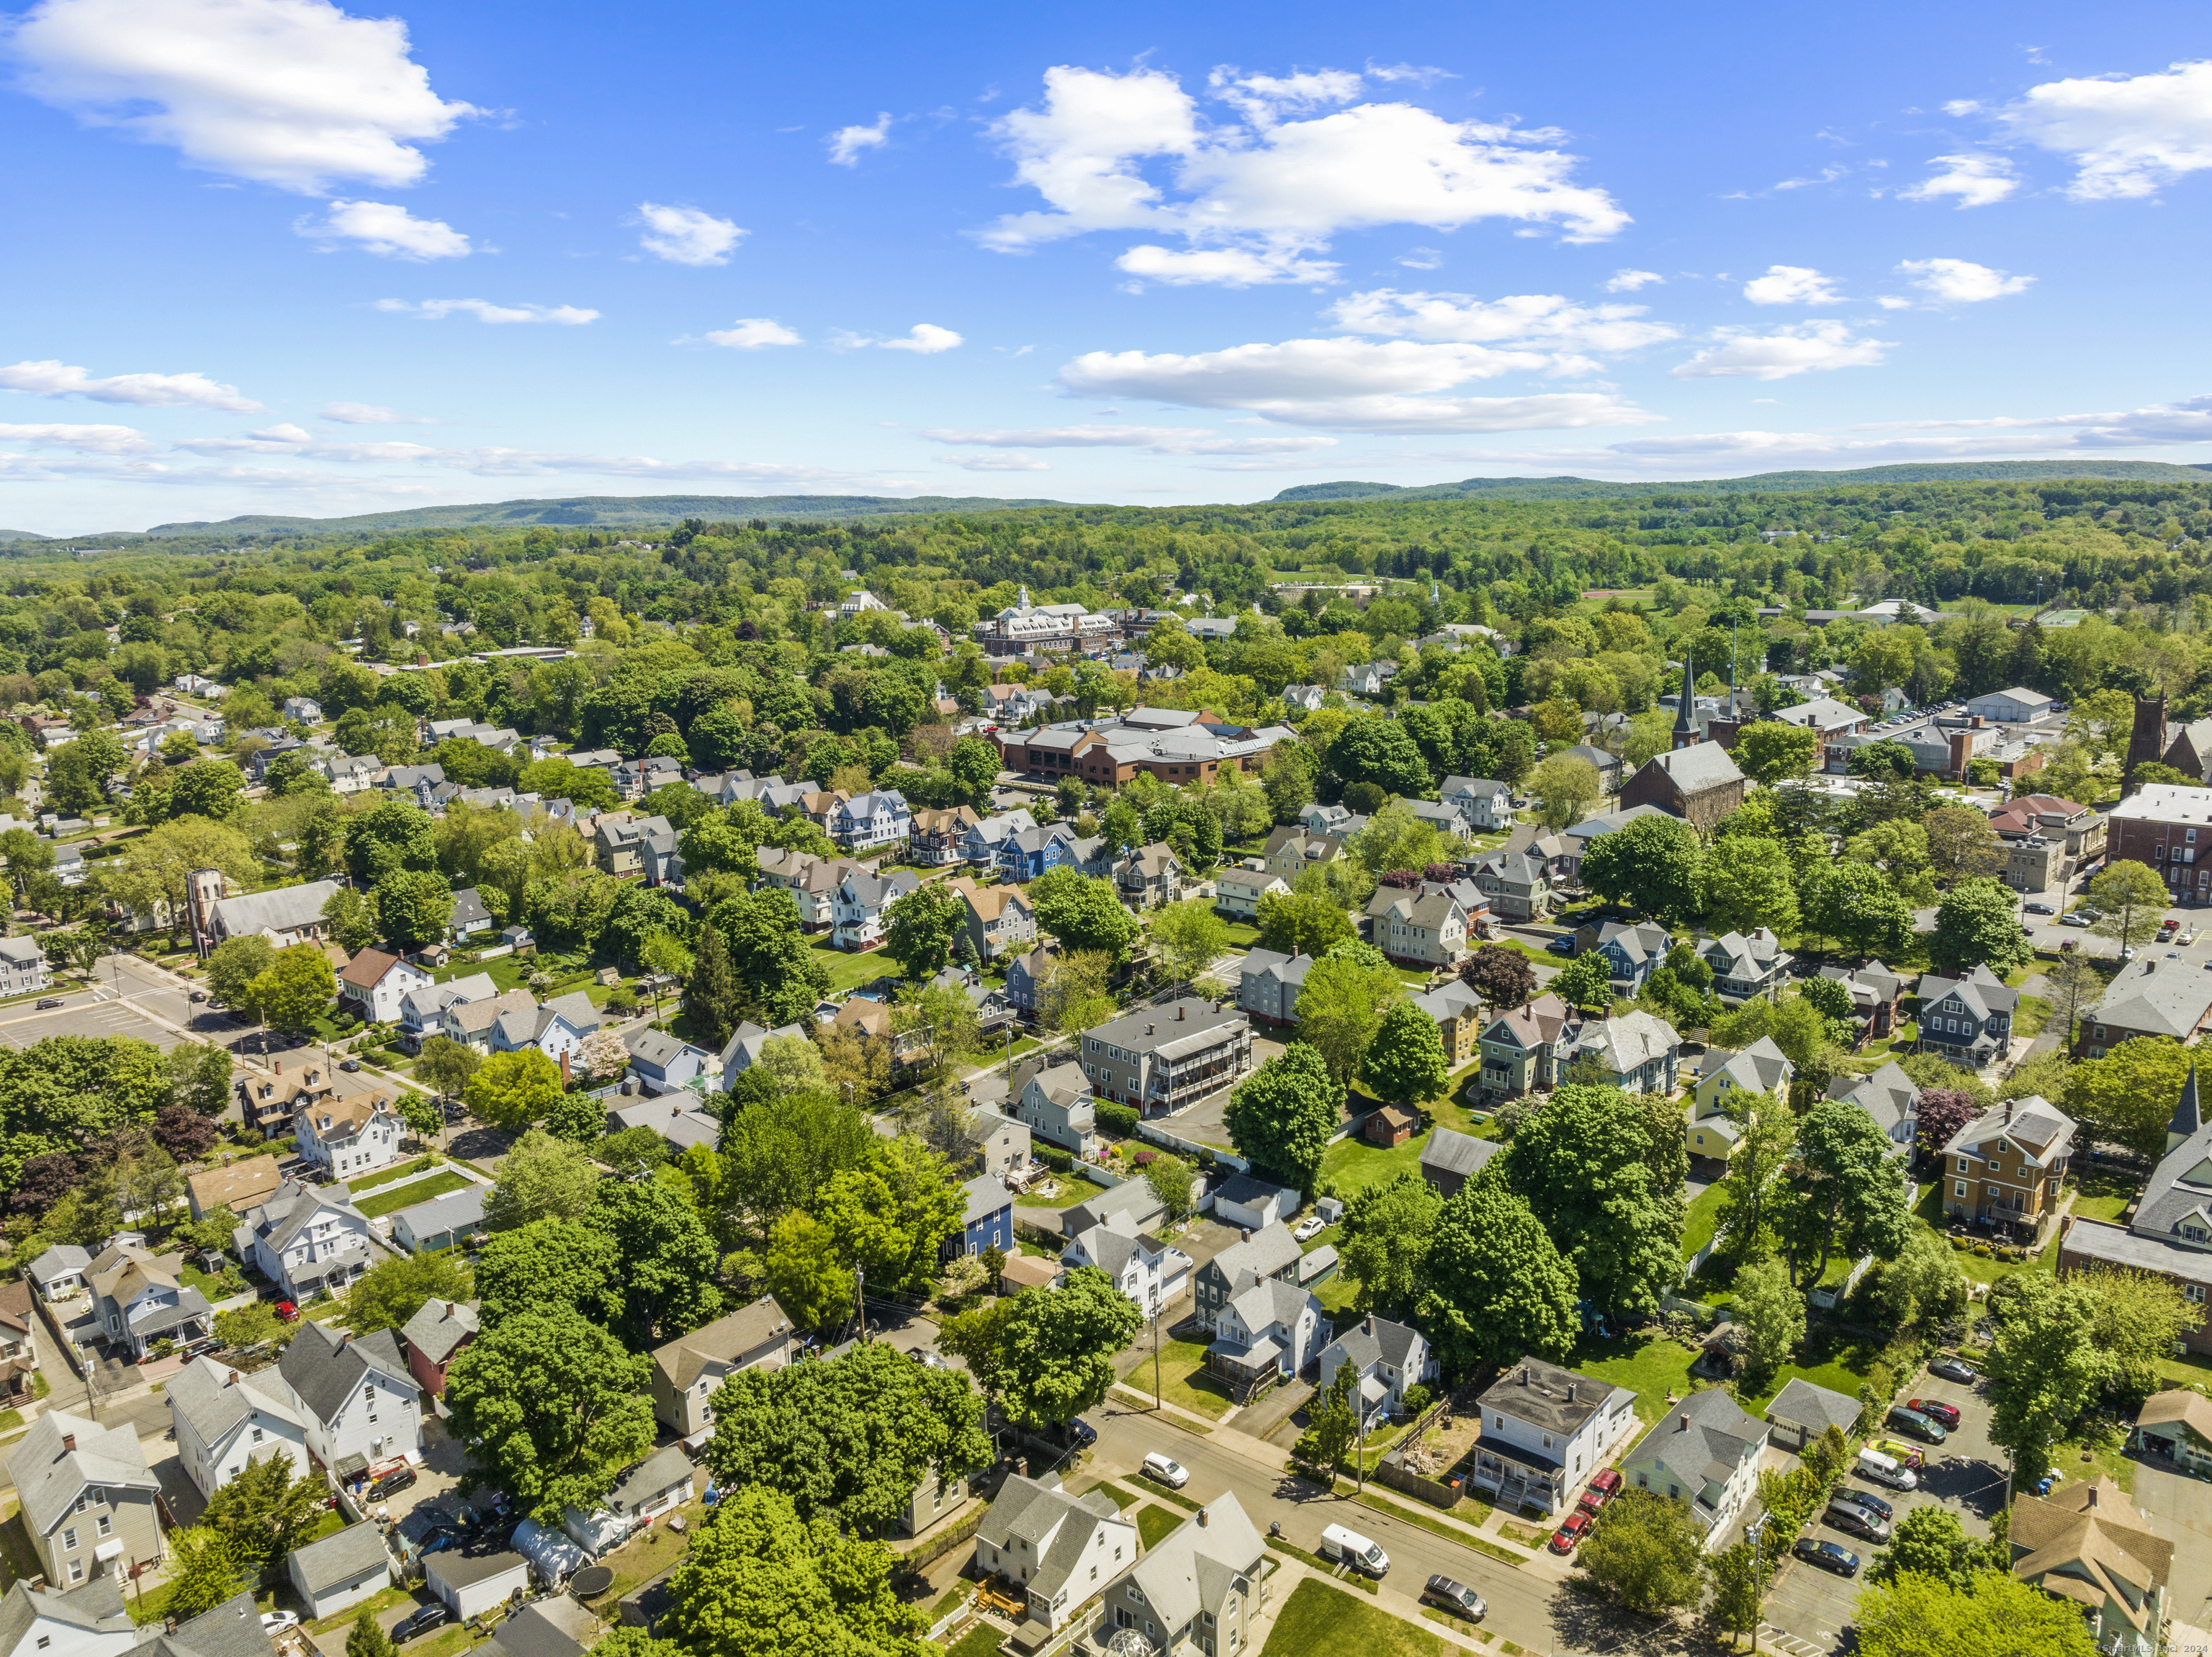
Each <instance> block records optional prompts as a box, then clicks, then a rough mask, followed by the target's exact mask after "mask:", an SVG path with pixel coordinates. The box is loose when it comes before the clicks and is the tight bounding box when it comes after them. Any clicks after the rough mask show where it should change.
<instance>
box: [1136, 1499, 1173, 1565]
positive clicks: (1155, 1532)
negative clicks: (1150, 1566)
mask: <svg viewBox="0 0 2212 1657" xmlns="http://www.w3.org/2000/svg"><path fill="white" fill-rule="evenodd" d="M1182 1521H1183V1516H1182V1514H1179V1513H1177V1512H1176V1511H1175V1510H1174V1509H1173V1508H1161V1507H1157V1506H1155V1505H1153V1504H1152V1503H1151V1502H1147V1503H1146V1504H1145V1505H1144V1506H1143V1507H1141V1508H1138V1509H1137V1534H1138V1536H1139V1537H1140V1538H1143V1541H1144V1544H1145V1550H1146V1552H1147V1553H1149V1552H1151V1551H1152V1550H1153V1549H1154V1548H1157V1547H1158V1546H1159V1545H1160V1544H1161V1543H1162V1542H1164V1541H1165V1540H1166V1539H1167V1538H1168V1537H1169V1536H1170V1534H1171V1533H1173V1532H1174V1531H1175V1529H1176V1526H1179V1525H1181V1524H1182Z"/></svg>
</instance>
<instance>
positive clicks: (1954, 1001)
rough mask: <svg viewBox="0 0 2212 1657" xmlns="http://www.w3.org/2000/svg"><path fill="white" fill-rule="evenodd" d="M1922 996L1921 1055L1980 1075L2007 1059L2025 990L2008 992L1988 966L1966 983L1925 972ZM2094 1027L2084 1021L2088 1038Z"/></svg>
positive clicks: (2088, 1021)
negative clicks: (2016, 1011) (1937, 1057)
mask: <svg viewBox="0 0 2212 1657" xmlns="http://www.w3.org/2000/svg"><path fill="white" fill-rule="evenodd" d="M1919 996H1920V1046H1919V1051H1921V1052H1923V1053H1941V1054H1942V1055H1943V1057H1946V1058H1948V1059H1949V1060H1950V1061H1951V1062H1952V1063H1954V1064H1963V1065H1965V1066H1966V1067H1967V1068H1968V1069H1975V1070H1978V1069H1981V1068H1982V1067H1983V1066H1984V1065H1986V1064H1990V1063H1995V1062H1996V1060H1998V1059H2000V1058H2002V1057H2004V1054H2005V1051H2006V1049H2007V1048H2008V1046H2009V1045H2011V1041H2012V1017H2013V1012H2014V1009H2015V1008H2017V1007H2018V1006H2019V1005H2020V991H2019V990H2013V989H2008V988H2007V987H2006V984H2005V982H2004V980H2003V979H2002V978H1999V977H1997V975H1996V973H1994V972H1990V969H1989V968H1988V967H1987V966H1977V967H1976V968H1975V969H1974V970H1973V971H1972V972H1969V973H1967V974H1966V977H1965V978H1943V977H1941V976H1939V975H1938V974H1936V973H1934V972H1923V973H1922V974H1921V976H1920V988H1919ZM2093 1027H2094V1026H2093V1024H2092V1023H2091V1022H2090V1020H2087V1019H2085V1020H2083V1021H2082V1025H2081V1029H2082V1033H2083V1034H2085V1035H2087V1033H2088V1032H2089V1031H2090V1030H2091V1029H2093ZM2100 1045H2101V1044H2100Z"/></svg>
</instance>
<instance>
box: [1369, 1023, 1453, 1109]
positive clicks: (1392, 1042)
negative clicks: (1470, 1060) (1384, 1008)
mask: <svg viewBox="0 0 2212 1657" xmlns="http://www.w3.org/2000/svg"><path fill="white" fill-rule="evenodd" d="M1367 1083H1368V1086H1370V1087H1372V1088H1373V1089H1374V1090H1375V1094H1376V1098H1378V1099H1384V1100H1389V1101H1390V1102H1391V1103H1392V1104H1395V1105H1407V1104H1412V1103H1413V1102H1415V1101H1416V1100H1431V1099H1440V1098H1442V1097H1443V1093H1444V1092H1445V1090H1446V1089H1447V1088H1448V1087H1450V1085H1451V1066H1450V1064H1449V1063H1448V1062H1447V1061H1446V1060H1445V1057H1444V1045H1443V1038H1442V1037H1441V1036H1440V1035H1438V1034H1437V1023H1436V1020H1434V1019H1432V1018H1431V1017H1430V1016H1429V1015H1428V1014H1426V1013H1425V1012H1423V1011H1422V1010H1421V1009H1420V1008H1419V1006H1417V1005H1416V1004H1415V1003H1413V1002H1411V1001H1401V1002H1393V1003H1392V1004H1391V1006H1390V1008H1389V1011H1388V1012H1386V1013H1384V1014H1383V1022H1382V1023H1381V1024H1380V1025H1379V1026H1376V1032H1375V1040H1374V1042H1373V1044H1372V1045H1370V1047H1369V1048H1368V1050H1367Z"/></svg>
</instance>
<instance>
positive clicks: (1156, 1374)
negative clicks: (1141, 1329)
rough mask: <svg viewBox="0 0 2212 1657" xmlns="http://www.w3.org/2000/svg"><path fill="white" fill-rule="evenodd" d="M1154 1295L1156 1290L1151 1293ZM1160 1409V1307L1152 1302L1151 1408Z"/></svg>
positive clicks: (1156, 1292) (1157, 1303)
mask: <svg viewBox="0 0 2212 1657" xmlns="http://www.w3.org/2000/svg"><path fill="white" fill-rule="evenodd" d="M1153 1292H1154V1294H1155V1295H1157V1294H1158V1290H1154V1291H1153ZM1159 1407H1160V1307H1159V1302H1158V1301H1157V1300H1155V1301H1153V1302H1152V1408H1153V1409H1155V1410H1157V1409H1158V1408H1159Z"/></svg>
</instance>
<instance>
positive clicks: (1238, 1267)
mask: <svg viewBox="0 0 2212 1657" xmlns="http://www.w3.org/2000/svg"><path fill="white" fill-rule="evenodd" d="M1300 1257H1301V1251H1300V1249H1299V1247H1298V1244H1297V1239H1296V1238H1294V1237H1292V1236H1291V1228H1289V1227H1288V1226H1285V1225H1273V1226H1263V1227H1261V1228H1260V1229H1259V1230H1257V1231H1255V1232H1252V1233H1249V1234H1247V1235H1245V1236H1243V1237H1242V1238H1240V1239H1239V1240H1237V1241H1236V1242H1234V1243H1231V1245H1230V1246H1228V1247H1227V1248H1225V1249H1223V1250H1222V1251H1221V1252H1219V1253H1218V1254H1217V1255H1215V1256H1214V1257H1213V1258H1212V1259H1211V1260H1208V1261H1207V1262H1206V1264H1204V1265H1202V1266H1200V1268H1199V1269H1198V1275H1197V1278H1196V1280H1195V1283H1194V1295H1193V1299H1194V1301H1195V1304H1196V1307H1197V1312H1198V1324H1199V1327H1200V1328H1201V1329H1205V1330H1208V1331H1218V1329H1219V1328H1220V1326H1221V1324H1220V1319H1221V1317H1222V1314H1223V1312H1224V1311H1225V1308H1226V1307H1228V1305H1229V1303H1230V1302H1231V1301H1233V1300H1235V1299H1236V1298H1237V1296H1238V1295H1242V1294H1243V1292H1244V1291H1245V1290H1246V1289H1248V1288H1251V1287H1252V1286H1253V1285H1254V1284H1255V1283H1260V1282H1291V1281H1294V1280H1295V1279H1296V1277H1297V1267H1298V1260H1299V1258H1300Z"/></svg>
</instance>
